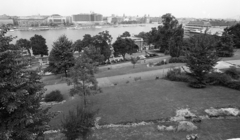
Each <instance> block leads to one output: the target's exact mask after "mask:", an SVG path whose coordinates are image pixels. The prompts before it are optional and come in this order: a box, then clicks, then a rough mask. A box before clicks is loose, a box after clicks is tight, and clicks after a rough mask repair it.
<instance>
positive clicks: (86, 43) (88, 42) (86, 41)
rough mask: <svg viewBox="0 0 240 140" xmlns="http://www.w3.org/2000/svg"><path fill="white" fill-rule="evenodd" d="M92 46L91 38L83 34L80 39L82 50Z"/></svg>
mask: <svg viewBox="0 0 240 140" xmlns="http://www.w3.org/2000/svg"><path fill="white" fill-rule="evenodd" d="M92 44H93V38H92V36H91V35H90V34H85V35H84V36H83V39H82V48H86V47H88V46H89V45H92Z"/></svg>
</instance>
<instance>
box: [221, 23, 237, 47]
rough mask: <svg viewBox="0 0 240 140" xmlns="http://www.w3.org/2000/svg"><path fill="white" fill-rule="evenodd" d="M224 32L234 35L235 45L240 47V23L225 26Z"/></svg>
mask: <svg viewBox="0 0 240 140" xmlns="http://www.w3.org/2000/svg"><path fill="white" fill-rule="evenodd" d="M224 32H226V33H227V34H228V35H232V37H233V43H234V47H235V48H240V23H238V24H236V25H233V26H231V27H228V28H225V29H224Z"/></svg>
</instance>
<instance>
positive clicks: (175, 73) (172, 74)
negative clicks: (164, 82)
mask: <svg viewBox="0 0 240 140" xmlns="http://www.w3.org/2000/svg"><path fill="white" fill-rule="evenodd" d="M165 78H166V79H168V80H171V81H180V82H189V81H191V78H190V76H189V75H187V74H186V73H182V72H181V69H180V68H175V69H170V70H169V71H168V72H167V75H166V77H165Z"/></svg>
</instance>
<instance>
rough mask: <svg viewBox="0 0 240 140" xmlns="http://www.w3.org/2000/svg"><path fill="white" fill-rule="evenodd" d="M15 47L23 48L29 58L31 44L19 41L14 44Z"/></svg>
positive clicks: (26, 41)
mask: <svg viewBox="0 0 240 140" xmlns="http://www.w3.org/2000/svg"><path fill="white" fill-rule="evenodd" d="M16 46H19V47H20V48H24V49H26V50H27V51H28V54H29V55H30V56H31V51H30V50H31V48H32V47H31V42H30V41H29V40H27V39H22V38H21V39H19V40H17V42H16Z"/></svg>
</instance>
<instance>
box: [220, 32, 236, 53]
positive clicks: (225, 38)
mask: <svg viewBox="0 0 240 140" xmlns="http://www.w3.org/2000/svg"><path fill="white" fill-rule="evenodd" d="M233 45H234V43H233V39H232V36H231V35H228V34H227V33H226V32H225V33H223V34H222V36H221V37H220V40H219V41H218V43H217V45H216V49H217V55H218V56H219V57H232V56H233V54H234V47H233Z"/></svg>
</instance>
